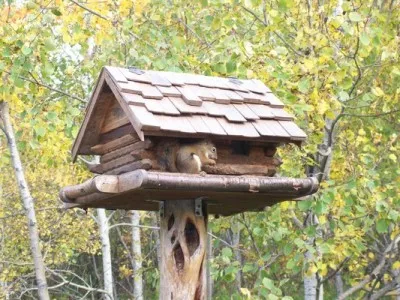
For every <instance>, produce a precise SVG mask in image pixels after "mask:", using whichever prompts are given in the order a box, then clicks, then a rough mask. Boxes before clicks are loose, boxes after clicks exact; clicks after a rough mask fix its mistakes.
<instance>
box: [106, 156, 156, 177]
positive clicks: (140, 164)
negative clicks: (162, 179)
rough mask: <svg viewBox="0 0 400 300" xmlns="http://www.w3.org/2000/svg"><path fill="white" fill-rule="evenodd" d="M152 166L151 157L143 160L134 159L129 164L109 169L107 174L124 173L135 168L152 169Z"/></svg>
mask: <svg viewBox="0 0 400 300" xmlns="http://www.w3.org/2000/svg"><path fill="white" fill-rule="evenodd" d="M151 166H152V162H151V161H150V160H149V159H143V160H140V161H134V162H132V163H129V164H127V165H123V166H121V167H118V168H115V169H113V170H110V171H107V172H105V174H107V175H119V174H122V173H126V172H130V171H134V170H138V169H143V170H149V169H151Z"/></svg>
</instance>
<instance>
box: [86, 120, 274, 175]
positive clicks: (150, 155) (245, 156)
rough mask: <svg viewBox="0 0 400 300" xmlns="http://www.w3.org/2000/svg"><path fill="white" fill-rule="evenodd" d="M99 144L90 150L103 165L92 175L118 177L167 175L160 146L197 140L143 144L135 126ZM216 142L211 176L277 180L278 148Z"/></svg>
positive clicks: (112, 133)
mask: <svg viewBox="0 0 400 300" xmlns="http://www.w3.org/2000/svg"><path fill="white" fill-rule="evenodd" d="M108 124H109V123H107V125H108ZM100 141H101V142H100V143H99V144H97V145H95V146H93V147H92V148H91V150H92V151H93V152H95V153H96V154H98V155H100V164H98V165H95V166H91V167H90V171H92V172H94V173H98V174H110V175H119V174H122V173H126V172H130V171H134V170H136V169H145V170H157V171H166V170H165V169H163V167H162V165H161V164H160V163H159V160H158V159H159V158H158V157H157V146H158V145H159V144H160V143H165V142H167V141H175V142H176V141H178V142H179V143H181V144H186V143H188V142H189V143H190V142H194V141H196V140H193V139H191V140H189V141H188V140H185V139H176V138H160V137H146V139H145V140H144V141H140V140H139V137H138V136H137V134H136V133H135V132H134V130H133V128H132V126H130V124H128V125H123V126H121V127H118V128H114V129H113V130H111V131H109V132H105V133H103V134H102V135H101V138H100ZM214 142H215V145H216V147H217V152H218V160H217V164H216V165H215V166H204V167H203V170H204V171H205V172H206V173H208V174H219V175H263V176H274V175H275V173H276V169H277V167H279V165H280V164H281V160H280V159H279V158H277V157H275V153H276V145H275V144H267V145H263V146H260V145H257V144H252V143H251V142H238V141H218V140H217V141H214Z"/></svg>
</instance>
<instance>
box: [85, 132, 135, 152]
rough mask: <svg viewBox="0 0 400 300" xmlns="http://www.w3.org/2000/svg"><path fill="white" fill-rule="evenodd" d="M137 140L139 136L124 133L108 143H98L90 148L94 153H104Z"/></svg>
mask: <svg viewBox="0 0 400 300" xmlns="http://www.w3.org/2000/svg"><path fill="white" fill-rule="evenodd" d="M137 141H139V137H138V136H137V135H135V134H126V135H124V136H122V137H120V138H117V139H115V140H112V141H110V142H108V143H105V144H98V145H96V146H93V147H92V148H91V150H92V151H93V152H94V153H96V154H105V153H108V152H111V151H113V150H116V149H118V148H122V147H124V146H127V145H129V144H133V143H135V142H137Z"/></svg>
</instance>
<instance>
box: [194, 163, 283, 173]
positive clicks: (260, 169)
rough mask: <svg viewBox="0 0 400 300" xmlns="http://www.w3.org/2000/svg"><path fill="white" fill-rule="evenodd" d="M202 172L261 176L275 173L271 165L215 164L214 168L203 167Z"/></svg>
mask: <svg viewBox="0 0 400 300" xmlns="http://www.w3.org/2000/svg"><path fill="white" fill-rule="evenodd" d="M202 170H203V171H205V172H206V173H207V174H219V175H263V176H272V175H274V174H275V173H276V168H275V166H273V165H270V166H264V165H239V164H220V163H218V164H216V165H215V166H203V167H202Z"/></svg>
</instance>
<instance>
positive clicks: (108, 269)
mask: <svg viewBox="0 0 400 300" xmlns="http://www.w3.org/2000/svg"><path fill="white" fill-rule="evenodd" d="M97 222H98V224H99V228H100V239H101V252H102V257H103V280H104V290H105V291H107V293H108V294H107V295H105V297H106V299H108V300H112V299H113V275H112V264H111V247H110V237H109V226H108V219H107V216H106V210H105V209H103V208H98V209H97Z"/></svg>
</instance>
